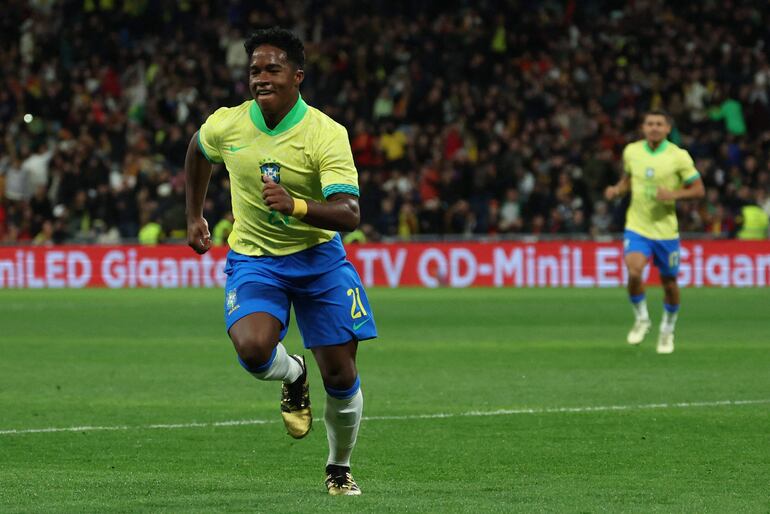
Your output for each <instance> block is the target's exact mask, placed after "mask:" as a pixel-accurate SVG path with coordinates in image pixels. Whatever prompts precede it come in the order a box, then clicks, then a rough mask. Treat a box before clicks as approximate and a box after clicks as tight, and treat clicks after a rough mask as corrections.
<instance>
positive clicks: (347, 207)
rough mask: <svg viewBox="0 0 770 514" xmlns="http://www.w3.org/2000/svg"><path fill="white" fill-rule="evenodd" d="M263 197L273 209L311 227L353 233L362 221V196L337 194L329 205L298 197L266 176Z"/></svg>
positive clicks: (332, 197) (263, 179) (331, 196)
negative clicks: (360, 208) (359, 203)
mask: <svg viewBox="0 0 770 514" xmlns="http://www.w3.org/2000/svg"><path fill="white" fill-rule="evenodd" d="M262 182H264V186H263V187H262V198H263V199H264V200H265V204H267V206H268V207H270V208H271V209H273V210H276V211H278V212H280V213H281V214H286V215H288V216H294V217H295V218H298V219H301V220H302V221H303V222H305V223H307V224H308V225H313V226H314V227H318V228H323V229H326V230H337V231H340V232H352V231H353V230H355V229H356V227H357V226H358V223H359V222H360V221H361V211H360V210H359V208H358V197H357V196H354V195H351V194H347V193H334V194H332V195H330V196H328V197H327V198H326V201H325V202H315V201H313V200H302V199H300V198H294V197H292V196H291V195H290V194H289V193H287V192H286V190H285V189H284V188H283V187H282V186H281V185H280V184H276V183H275V182H273V179H271V178H267V177H265V176H263V177H262Z"/></svg>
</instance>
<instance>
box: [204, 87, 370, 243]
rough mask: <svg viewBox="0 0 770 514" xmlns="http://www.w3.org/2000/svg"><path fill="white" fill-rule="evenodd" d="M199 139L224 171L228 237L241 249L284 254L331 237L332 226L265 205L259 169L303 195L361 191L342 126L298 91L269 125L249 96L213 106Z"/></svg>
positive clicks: (321, 198)
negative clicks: (283, 113)
mask: <svg viewBox="0 0 770 514" xmlns="http://www.w3.org/2000/svg"><path fill="white" fill-rule="evenodd" d="M198 145H199V147H200V149H201V151H202V152H203V154H204V155H205V156H206V158H207V159H208V160H209V161H210V162H215V163H224V164H225V167H226V168H227V171H228V172H229V174H230V190H231V195H232V203H233V217H234V218H235V223H234V224H233V231H232V232H231V234H230V237H229V238H228V240H227V242H228V243H229V245H230V248H232V249H233V250H234V251H236V252H238V253H240V254H243V255H252V256H261V255H276V256H280V255H288V254H292V253H296V252H299V251H302V250H305V249H307V248H310V247H313V246H315V245H317V244H319V243H324V242H326V241H330V240H331V239H332V238H333V237H334V235H335V233H336V232H334V231H332V230H324V229H320V228H316V227H313V226H311V225H308V224H307V223H303V222H302V220H298V219H296V218H294V217H292V216H286V215H283V214H281V213H279V212H277V211H274V210H272V209H270V208H268V207H267V205H265V202H264V201H263V200H262V176H263V175H264V176H267V177H270V178H272V179H273V180H274V181H275V182H276V183H278V184H280V185H281V186H283V188H284V189H286V192H288V193H289V194H290V195H291V196H293V197H294V198H302V199H304V200H315V201H317V202H323V201H324V200H325V199H326V198H327V197H329V196H330V195H332V194H334V193H347V194H351V195H356V196H358V194H359V193H358V174H357V172H356V168H355V165H354V164H353V154H352V152H351V150H350V142H349V141H348V134H347V131H346V130H345V128H344V127H343V126H342V125H340V124H338V123H337V122H335V121H334V120H332V119H331V118H329V117H328V116H326V115H325V114H324V113H322V112H321V111H319V110H318V109H315V108H313V107H310V106H308V105H307V104H306V103H305V102H304V100H302V97H300V98H299V99H298V100H297V103H296V104H295V105H294V107H293V108H292V109H291V111H289V113H288V114H287V115H286V116H285V117H284V119H283V120H281V122H280V123H279V124H278V125H277V126H276V127H275V128H273V129H269V128H267V125H266V124H265V120H264V118H263V116H262V112H261V111H260V109H259V105H258V104H257V102H256V101H254V100H249V101H247V102H244V103H242V104H241V105H239V106H237V107H222V108H220V109H217V111H216V112H214V113H213V114H212V115H211V116H209V118H208V119H207V120H206V123H204V124H203V126H201V128H200V130H199V131H198Z"/></svg>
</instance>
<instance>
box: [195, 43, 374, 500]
mask: <svg viewBox="0 0 770 514" xmlns="http://www.w3.org/2000/svg"><path fill="white" fill-rule="evenodd" d="M245 47H246V52H247V54H248V56H249V62H250V64H249V89H250V91H251V94H252V96H253V98H254V99H253V100H248V101H246V102H244V103H242V104H241V105H239V106H236V107H231V108H227V107H223V108H220V109H218V110H217V111H216V112H214V114H212V115H211V116H209V118H208V119H207V120H206V122H205V123H204V124H203V126H201V128H200V130H199V131H198V132H197V133H196V134H195V135H194V136H193V139H192V140H191V141H190V145H189V147H188V149H187V157H186V160H185V172H186V174H187V237H188V243H189V245H190V246H191V247H192V248H193V249H194V250H195V251H196V252H198V253H204V252H206V251H207V250H208V249H209V247H210V244H211V243H210V234H209V229H208V224H207V223H206V220H205V219H204V218H203V203H204V199H205V196H206V190H207V187H208V182H209V179H210V177H211V164H210V162H217V163H224V164H225V166H226V167H227V170H228V172H229V174H230V182H231V190H232V204H233V215H234V218H235V221H234V224H233V230H232V233H231V234H230V236H229V238H228V243H229V245H230V248H231V250H230V253H229V254H228V258H227V265H226V268H225V272H226V274H227V275H228V278H227V284H226V286H225V322H226V326H227V330H228V334H229V335H230V338H231V339H232V341H233V344H234V346H235V350H236V352H237V353H238V357H239V360H240V362H241V364H242V366H243V367H244V368H245V369H246V370H247V371H248V372H250V373H251V374H252V375H254V376H255V377H256V378H258V379H260V380H280V381H282V382H283V397H282V400H281V414H282V416H283V419H284V422H285V424H286V428H287V430H288V432H289V434H290V435H291V436H292V437H295V438H301V437H304V436H305V435H306V434H307V433H308V431H309V430H310V427H311V423H312V415H311V412H310V396H309V389H308V384H307V368H306V366H305V361H304V358H303V357H301V356H296V355H292V356H290V355H288V354H287V352H286V349H285V348H284V346H283V345H282V344H281V340H282V339H283V337H284V335H285V334H286V330H287V329H288V325H289V309H290V306H291V305H293V306H294V311H295V314H296V317H297V325H298V326H299V330H300V333H301V335H302V339H303V343H304V345H305V347H306V348H309V349H310V350H311V351H312V352H313V356H314V357H315V359H316V362H317V363H318V367H319V369H320V371H321V377H322V379H323V383H324V387H325V389H326V393H327V396H326V409H325V415H324V420H325V422H326V427H327V437H328V442H329V458H328V460H327V466H326V487H327V490H328V491H329V494H333V495H357V494H361V491H360V489H359V488H358V486H357V484H356V482H355V481H354V480H353V477H352V476H351V474H350V455H351V453H352V451H353V447H354V445H355V442H356V436H357V433H358V427H359V424H360V421H361V413H362V410H363V396H362V395H361V388H360V380H359V377H358V370H357V368H356V350H357V347H358V341H361V340H365V339H371V338H374V337H376V336H377V330H376V328H375V323H374V318H373V316H372V309H371V307H370V306H369V302H368V300H367V297H366V292H365V291H364V287H363V285H362V283H361V279H360V278H359V276H358V274H357V273H356V271H355V269H354V268H353V266H352V264H350V262H348V261H347V260H346V258H345V250H344V248H343V246H342V242H341V240H340V236H339V234H338V233H337V231H339V230H341V231H351V230H353V229H354V228H356V226H357V225H358V223H359V219H360V213H359V206H358V194H359V190H358V176H357V172H356V169H355V166H354V164H353V156H352V152H351V149H350V143H349V141H348V135H347V131H346V130H345V128H344V127H342V126H341V125H339V124H337V123H336V122H334V121H333V120H332V119H331V118H329V117H328V116H326V115H325V114H323V113H322V112H320V111H318V110H317V109H314V108H313V107H310V106H308V105H307V104H306V103H305V102H304V101H303V100H302V97H301V95H300V93H299V86H300V84H301V83H302V80H303V78H304V71H303V66H304V46H303V44H302V42H301V41H300V40H299V39H298V38H297V37H296V36H294V35H293V34H292V33H291V32H289V31H286V30H283V29H278V28H273V29H267V30H260V31H257V32H255V33H254V34H253V35H252V36H251V37H250V38H249V39H248V40H247V41H246V43H245Z"/></svg>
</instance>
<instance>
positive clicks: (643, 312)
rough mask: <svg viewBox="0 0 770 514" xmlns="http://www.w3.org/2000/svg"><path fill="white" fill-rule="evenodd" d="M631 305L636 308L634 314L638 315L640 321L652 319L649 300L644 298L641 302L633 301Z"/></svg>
mask: <svg viewBox="0 0 770 514" xmlns="http://www.w3.org/2000/svg"><path fill="white" fill-rule="evenodd" d="M631 306H632V307H633V308H634V316H636V319H637V320H639V321H642V320H645V321H646V320H649V319H650V313H649V312H647V300H646V299H643V300H641V301H639V302H636V303H633V302H631Z"/></svg>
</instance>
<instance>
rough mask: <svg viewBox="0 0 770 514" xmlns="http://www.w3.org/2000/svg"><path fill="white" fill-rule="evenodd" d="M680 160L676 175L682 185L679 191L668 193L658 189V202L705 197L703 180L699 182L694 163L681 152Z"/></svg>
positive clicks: (686, 154) (688, 155)
mask: <svg viewBox="0 0 770 514" xmlns="http://www.w3.org/2000/svg"><path fill="white" fill-rule="evenodd" d="M680 159H681V160H680V165H679V166H678V170H677V174H678V175H679V177H680V178H681V180H682V183H683V185H682V187H681V189H676V190H674V191H670V190H668V189H665V188H662V187H658V194H657V195H656V196H657V199H658V200H661V201H664V202H665V201H672V200H673V201H675V200H694V199H697V198H703V197H704V196H706V188H705V187H704V186H703V180H701V178H700V173H698V170H696V169H695V163H693V160H692V157H690V154H689V153H687V152H685V151H682V153H681V158H680Z"/></svg>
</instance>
